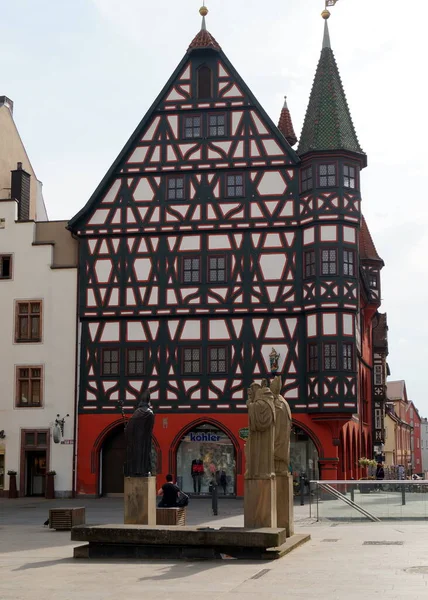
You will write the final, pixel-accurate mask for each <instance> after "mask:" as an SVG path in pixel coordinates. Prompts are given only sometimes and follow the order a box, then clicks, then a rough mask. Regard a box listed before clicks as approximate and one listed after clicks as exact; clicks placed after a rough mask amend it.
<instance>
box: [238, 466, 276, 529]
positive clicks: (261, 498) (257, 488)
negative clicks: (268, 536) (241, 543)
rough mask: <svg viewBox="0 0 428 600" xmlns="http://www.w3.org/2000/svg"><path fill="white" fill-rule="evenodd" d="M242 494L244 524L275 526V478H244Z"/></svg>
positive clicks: (248, 525) (247, 525) (249, 525)
mask: <svg viewBox="0 0 428 600" xmlns="http://www.w3.org/2000/svg"><path fill="white" fill-rule="evenodd" d="M244 494H245V495H244V526H245V527H250V528H259V527H277V517H276V480H275V478H272V479H246V480H245V491H244Z"/></svg>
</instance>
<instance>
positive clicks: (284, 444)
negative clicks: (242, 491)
mask: <svg viewBox="0 0 428 600" xmlns="http://www.w3.org/2000/svg"><path fill="white" fill-rule="evenodd" d="M270 389H271V391H272V394H273V397H274V402H275V417H276V419H275V452H274V455H275V456H274V458H275V473H276V474H277V475H288V474H289V464H290V436H291V410H290V407H289V405H288V402H287V401H286V400H285V399H284V398H283V397H282V396H281V377H279V376H277V377H275V379H274V380H273V381H272V383H271V384H270Z"/></svg>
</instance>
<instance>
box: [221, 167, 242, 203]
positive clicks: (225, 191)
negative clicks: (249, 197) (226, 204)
mask: <svg viewBox="0 0 428 600" xmlns="http://www.w3.org/2000/svg"><path fill="white" fill-rule="evenodd" d="M228 177H235V178H236V177H242V186H241V187H242V196H237V195H235V196H229V183H228ZM233 187H234V188H236V187H240V186H239V184H237V183H234V184H233ZM224 188H225V189H224V197H225V198H227V199H228V200H236V198H245V176H244V172H243V171H238V172H237V173H233V172H230V171H229V172H228V173H225V180H224Z"/></svg>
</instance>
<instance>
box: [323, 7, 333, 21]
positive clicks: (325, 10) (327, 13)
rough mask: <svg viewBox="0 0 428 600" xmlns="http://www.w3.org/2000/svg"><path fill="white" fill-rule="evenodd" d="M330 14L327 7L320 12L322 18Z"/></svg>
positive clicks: (327, 17) (326, 17)
mask: <svg viewBox="0 0 428 600" xmlns="http://www.w3.org/2000/svg"><path fill="white" fill-rule="evenodd" d="M330 15H331V12H330V11H329V10H327V9H324V10H323V11H322V13H321V16H322V18H323V19H326V20H327V19H329V18H330Z"/></svg>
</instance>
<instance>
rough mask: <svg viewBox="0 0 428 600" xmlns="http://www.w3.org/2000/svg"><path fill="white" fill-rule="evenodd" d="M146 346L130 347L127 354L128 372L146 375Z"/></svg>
mask: <svg viewBox="0 0 428 600" xmlns="http://www.w3.org/2000/svg"><path fill="white" fill-rule="evenodd" d="M144 363H145V360H144V348H129V349H128V351H127V355H126V374H127V375H129V376H130V377H132V376H133V375H144V366H145V365H144Z"/></svg>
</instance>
